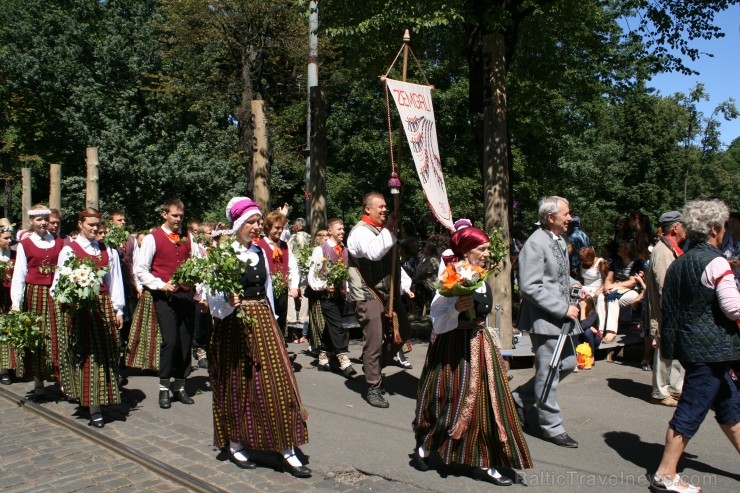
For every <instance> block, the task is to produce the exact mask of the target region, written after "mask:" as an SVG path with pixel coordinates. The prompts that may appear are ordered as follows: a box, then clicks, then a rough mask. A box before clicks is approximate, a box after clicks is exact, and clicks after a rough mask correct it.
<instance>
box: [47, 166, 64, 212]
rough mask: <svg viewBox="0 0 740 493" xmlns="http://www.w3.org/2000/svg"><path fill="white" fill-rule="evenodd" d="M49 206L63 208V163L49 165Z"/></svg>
mask: <svg viewBox="0 0 740 493" xmlns="http://www.w3.org/2000/svg"><path fill="white" fill-rule="evenodd" d="M49 208H50V209H57V210H61V209H62V165H61V164H50V165H49Z"/></svg>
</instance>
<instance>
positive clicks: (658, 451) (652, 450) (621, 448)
mask: <svg viewBox="0 0 740 493" xmlns="http://www.w3.org/2000/svg"><path fill="white" fill-rule="evenodd" d="M603 436H604V443H606V444H607V445H608V446H609V447H610V448H611V449H612V450H614V451H615V452H617V453H618V454H619V455H620V456H621V457H622V458H623V459H625V460H628V461H630V462H632V463H633V464H635V465H636V466H638V467H644V468H645V472H646V473H648V474H650V473H653V472H655V470H656V469H657V468H658V464H660V459H661V457H662V456H663V446H664V444H662V443H647V442H643V441H642V439H641V438H640V437H639V436H638V435H635V434H634V433H629V432H625V431H610V432H607V433H604V435H603ZM695 459H697V456H696V455H693V454H690V453H687V452H684V453H683V456H681V461H680V462H679V468H681V469H692V470H694V471H698V472H701V473H706V474H716V475H718V476H724V477H726V478H730V479H734V480H735V481H740V474H736V473H733V472H729V471H724V470H722V469H717V468H716V467H713V466H711V465H709V464H706V463H704V462H702V461H701V460H695Z"/></svg>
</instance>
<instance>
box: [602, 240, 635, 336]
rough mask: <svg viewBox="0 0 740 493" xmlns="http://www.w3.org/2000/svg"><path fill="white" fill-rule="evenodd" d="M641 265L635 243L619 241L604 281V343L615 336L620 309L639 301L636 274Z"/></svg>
mask: <svg viewBox="0 0 740 493" xmlns="http://www.w3.org/2000/svg"><path fill="white" fill-rule="evenodd" d="M642 265H643V264H642V261H640V260H639V259H638V258H637V248H636V245H635V244H634V243H633V242H631V241H627V240H622V241H620V242H619V243H618V246H617V255H616V257H615V258H614V259H613V261H612V265H611V268H610V270H609V274H608V275H607V277H606V281H605V282H604V293H605V294H606V296H605V300H606V302H607V315H606V326H605V328H604V330H605V334H604V340H603V342H604V343H606V344H608V343H610V342H613V341H614V339H616V337H617V330H618V328H619V312H620V310H621V309H622V308H624V307H628V306H631V305H632V304H633V303H635V302H637V301H639V299H638V298H639V296H640V292H641V288H640V287H639V286H640V285H639V283H638V280H637V276H638V275H640V273H642V272H643V266H642Z"/></svg>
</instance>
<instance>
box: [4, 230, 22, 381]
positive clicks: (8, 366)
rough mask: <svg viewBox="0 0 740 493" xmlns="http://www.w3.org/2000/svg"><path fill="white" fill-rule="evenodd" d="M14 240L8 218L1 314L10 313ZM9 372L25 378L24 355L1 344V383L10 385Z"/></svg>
mask: <svg viewBox="0 0 740 493" xmlns="http://www.w3.org/2000/svg"><path fill="white" fill-rule="evenodd" d="M12 238H13V225H12V224H10V221H8V220H7V219H6V218H2V219H0V266H2V267H0V314H3V313H8V311H10V280H11V279H12V278H13V262H14V258H15V255H14V254H13V251H12V250H11V249H10V241H11V240H12ZM9 370H15V376H16V377H22V376H23V355H22V354H21V355H18V354H16V351H15V350H14V349H13V348H12V347H10V345H9V344H0V383H1V384H3V385H10V384H11V383H12V381H11V379H10V373H9Z"/></svg>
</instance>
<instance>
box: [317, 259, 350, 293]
mask: <svg viewBox="0 0 740 493" xmlns="http://www.w3.org/2000/svg"><path fill="white" fill-rule="evenodd" d="M323 260H324V268H323V269H321V272H320V273H319V275H318V277H319V278H320V279H323V280H324V281H326V284H329V285H332V286H336V285H337V284H341V283H343V282H344V281H346V280H347V278H348V277H349V267H347V264H345V263H344V260H342V259H339V260H336V261H334V262H332V261H331V260H329V259H327V258H326V257H324V258H323Z"/></svg>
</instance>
